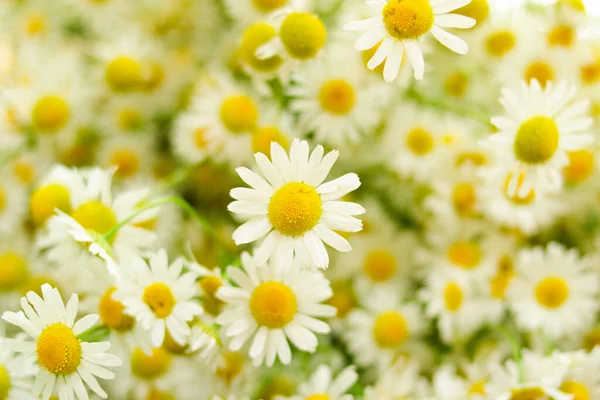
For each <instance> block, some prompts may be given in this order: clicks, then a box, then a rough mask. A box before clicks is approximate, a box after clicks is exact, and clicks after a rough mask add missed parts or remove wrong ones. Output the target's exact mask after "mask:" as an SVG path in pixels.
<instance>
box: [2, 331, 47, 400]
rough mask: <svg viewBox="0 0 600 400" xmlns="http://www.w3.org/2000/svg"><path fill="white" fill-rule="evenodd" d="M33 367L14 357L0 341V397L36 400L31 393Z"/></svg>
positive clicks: (8, 399)
mask: <svg viewBox="0 0 600 400" xmlns="http://www.w3.org/2000/svg"><path fill="white" fill-rule="evenodd" d="M35 373H36V370H35V367H33V366H32V365H27V364H25V362H24V360H23V358H22V357H15V355H14V353H13V352H12V351H10V350H9V349H8V345H7V344H3V343H2V342H1V341H0V395H2V398H3V399H5V400H37V399H38V397H35V396H34V395H33V394H32V393H31V388H32V386H33V377H34V375H35Z"/></svg>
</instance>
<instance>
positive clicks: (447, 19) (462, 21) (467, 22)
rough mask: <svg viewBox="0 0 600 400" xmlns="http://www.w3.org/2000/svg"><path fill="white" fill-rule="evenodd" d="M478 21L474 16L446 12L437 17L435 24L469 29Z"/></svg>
mask: <svg viewBox="0 0 600 400" xmlns="http://www.w3.org/2000/svg"><path fill="white" fill-rule="evenodd" d="M476 22H477V21H475V20H474V19H473V18H469V17H466V16H464V15H460V14H444V15H438V16H437V17H435V25H437V26H439V27H442V28H457V29H469V28H472V27H474V26H475V24H476Z"/></svg>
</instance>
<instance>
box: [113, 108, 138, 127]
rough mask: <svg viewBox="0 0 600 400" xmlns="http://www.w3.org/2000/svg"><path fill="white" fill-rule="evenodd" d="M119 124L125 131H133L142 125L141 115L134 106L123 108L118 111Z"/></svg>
mask: <svg viewBox="0 0 600 400" xmlns="http://www.w3.org/2000/svg"><path fill="white" fill-rule="evenodd" d="M118 119H119V126H120V127H121V129H124V130H126V131H135V130H137V129H139V128H140V127H141V126H142V122H143V119H142V116H141V115H140V112H139V111H138V110H136V109H135V108H124V109H122V110H120V111H119V116H118Z"/></svg>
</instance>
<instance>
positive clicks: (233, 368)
mask: <svg viewBox="0 0 600 400" xmlns="http://www.w3.org/2000/svg"><path fill="white" fill-rule="evenodd" d="M243 369H244V357H243V356H242V355H241V354H240V353H238V352H233V351H226V352H224V353H223V361H222V363H221V365H219V366H218V367H217V370H216V372H215V374H216V375H217V376H218V377H219V378H221V379H222V380H223V381H225V383H227V384H228V385H229V384H230V383H231V381H232V380H233V379H235V378H236V377H237V376H239V375H240V373H241V372H242V371H243Z"/></svg>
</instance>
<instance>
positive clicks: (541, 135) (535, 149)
mask: <svg viewBox="0 0 600 400" xmlns="http://www.w3.org/2000/svg"><path fill="white" fill-rule="evenodd" d="M558 142H559V132H558V127H557V126H556V123H555V122H554V120H552V119H550V118H548V117H533V118H531V119H529V120H527V121H525V122H523V124H522V125H521V126H520V127H519V130H518V131H517V135H516V137H515V143H514V151H515V156H516V157H517V158H518V159H519V160H520V161H522V162H524V163H527V164H541V163H544V162H546V161H548V160H549V159H550V158H552V156H553V155H554V153H555V152H556V150H557V149H558Z"/></svg>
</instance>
